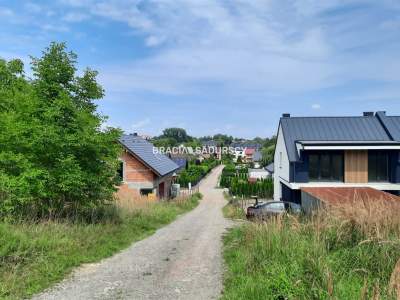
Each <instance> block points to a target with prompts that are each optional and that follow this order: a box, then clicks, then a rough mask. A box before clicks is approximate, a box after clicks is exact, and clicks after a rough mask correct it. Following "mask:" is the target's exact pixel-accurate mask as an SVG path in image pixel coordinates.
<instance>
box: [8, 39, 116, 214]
mask: <svg viewBox="0 0 400 300" xmlns="http://www.w3.org/2000/svg"><path fill="white" fill-rule="evenodd" d="M76 59H77V56H76V55H75V54H74V53H72V52H67V51H66V46H65V44H63V43H52V44H51V45H50V46H49V47H48V48H46V49H45V51H44V52H43V55H42V57H40V58H32V71H33V80H32V81H28V80H26V79H25V78H24V76H23V65H22V63H21V62H19V61H11V62H8V63H7V62H5V61H0V75H2V76H0V78H2V79H1V80H0V103H2V105H4V106H5V108H4V107H3V108H2V110H1V112H0V119H1V121H0V144H1V145H2V147H1V149H0V200H3V201H0V214H2V215H5V214H23V213H26V212H29V213H30V214H34V215H36V216H38V217H41V216H51V217H54V216H66V215H68V214H71V213H76V212H77V211H85V210H87V209H90V208H94V207H97V206H99V205H102V204H104V203H105V202H107V201H109V200H112V195H113V192H114V191H115V184H117V183H118V182H117V181H116V180H117V179H116V178H117V176H116V175H117V172H116V170H117V167H118V159H117V158H118V156H119V154H120V151H121V149H120V147H119V146H118V145H117V143H116V142H115V141H116V140H117V138H118V137H119V136H120V134H121V132H120V131H119V130H116V129H113V128H107V129H105V130H101V125H102V124H103V122H104V121H105V120H106V118H105V117H104V116H101V115H99V114H98V113H97V112H96V105H95V103H94V101H95V100H97V99H100V98H102V96H103V89H102V88H101V86H100V85H99V84H98V83H97V82H96V75H97V72H95V71H93V70H90V69H86V70H85V71H84V73H83V76H82V77H79V76H77V75H76V63H77V62H76Z"/></svg>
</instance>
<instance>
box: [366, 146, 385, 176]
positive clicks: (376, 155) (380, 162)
mask: <svg viewBox="0 0 400 300" xmlns="http://www.w3.org/2000/svg"><path fill="white" fill-rule="evenodd" d="M388 165H389V159H388V154H387V152H383V151H368V181H371V182H378V181H388V177H389V176H388V173H389V172H388V169H389V168H388Z"/></svg>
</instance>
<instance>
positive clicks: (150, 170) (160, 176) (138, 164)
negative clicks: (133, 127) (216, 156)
mask: <svg viewBox="0 0 400 300" xmlns="http://www.w3.org/2000/svg"><path fill="white" fill-rule="evenodd" d="M119 142H120V144H121V145H122V146H123V148H124V151H123V153H122V155H121V157H120V160H121V167H120V175H121V177H122V181H123V185H122V187H121V188H122V189H130V190H132V191H136V192H137V193H138V195H139V194H140V195H148V194H155V195H157V196H158V197H159V198H167V197H169V196H170V190H171V184H172V181H173V176H174V174H175V171H176V170H177V169H178V168H179V166H178V165H177V164H176V163H174V162H173V161H172V160H171V159H169V158H168V157H167V156H165V155H164V154H160V153H157V152H155V151H154V146H153V144H152V143H150V142H148V141H146V140H145V139H143V138H141V137H139V136H138V135H137V134H136V133H134V134H129V135H123V136H122V137H121V138H120V139H119Z"/></svg>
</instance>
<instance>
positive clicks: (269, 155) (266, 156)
mask: <svg viewBox="0 0 400 300" xmlns="http://www.w3.org/2000/svg"><path fill="white" fill-rule="evenodd" d="M274 153H275V145H271V146H268V147H267V148H265V147H264V148H262V150H261V154H262V165H263V166H267V165H269V164H270V163H272V162H273V161H274Z"/></svg>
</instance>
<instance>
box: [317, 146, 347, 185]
mask: <svg viewBox="0 0 400 300" xmlns="http://www.w3.org/2000/svg"><path fill="white" fill-rule="evenodd" d="M309 178H310V181H343V153H340V152H318V153H310V155H309Z"/></svg>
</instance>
